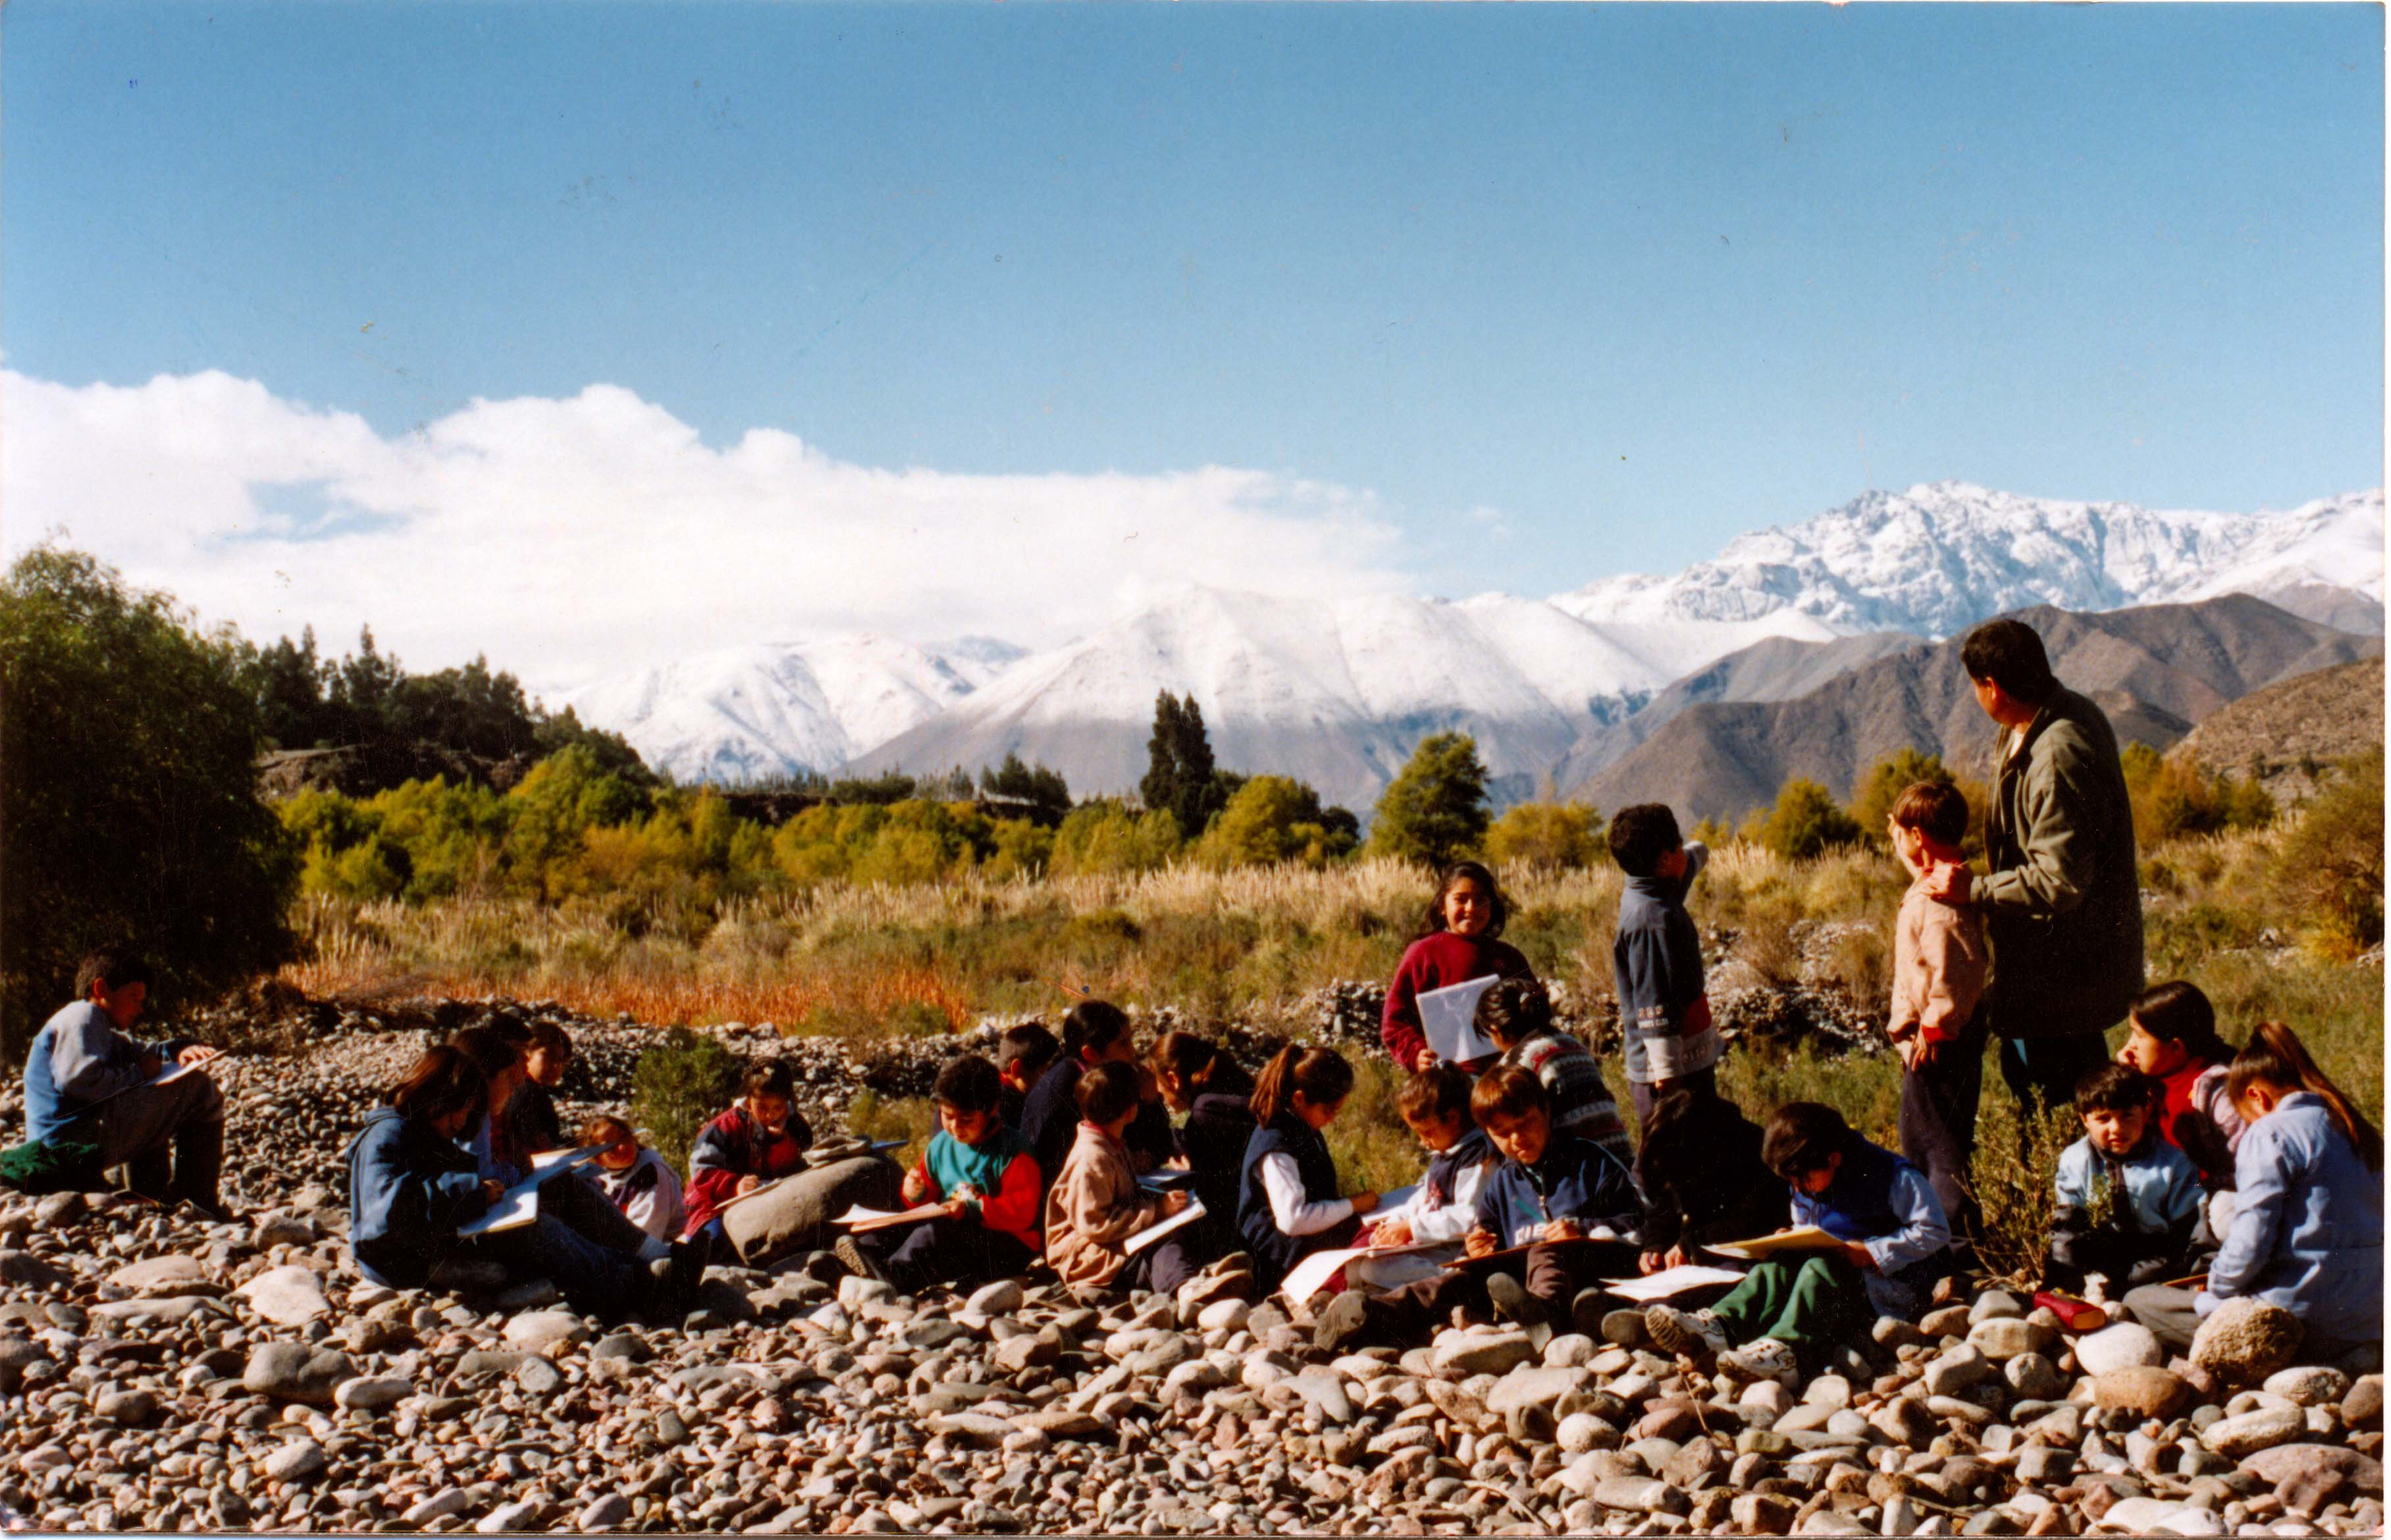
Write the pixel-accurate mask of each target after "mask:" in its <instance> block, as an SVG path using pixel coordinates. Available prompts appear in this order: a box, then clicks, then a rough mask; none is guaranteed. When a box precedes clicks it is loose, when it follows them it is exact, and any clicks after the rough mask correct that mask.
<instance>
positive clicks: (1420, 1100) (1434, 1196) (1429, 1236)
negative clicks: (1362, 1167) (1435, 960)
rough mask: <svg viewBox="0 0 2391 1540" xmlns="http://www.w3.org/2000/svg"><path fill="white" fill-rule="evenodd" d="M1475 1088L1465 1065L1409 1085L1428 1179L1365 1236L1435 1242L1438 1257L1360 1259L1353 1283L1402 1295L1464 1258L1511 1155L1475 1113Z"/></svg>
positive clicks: (1407, 1105)
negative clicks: (1482, 1206) (1485, 1192)
mask: <svg viewBox="0 0 2391 1540" xmlns="http://www.w3.org/2000/svg"><path fill="white" fill-rule="evenodd" d="M1473 1089H1474V1087H1473V1086H1472V1084H1471V1083H1470V1079H1469V1076H1468V1074H1467V1072H1465V1071H1464V1070H1462V1068H1461V1067H1460V1066H1459V1065H1457V1064H1434V1065H1431V1066H1429V1067H1428V1070H1427V1071H1426V1072H1423V1073H1420V1074H1416V1075H1414V1076H1412V1078H1411V1079H1410V1080H1408V1081H1406V1082H1405V1083H1404V1084H1403V1090H1402V1097H1400V1098H1398V1100H1397V1102H1396V1107H1397V1110H1399V1111H1401V1112H1402V1119H1403V1123H1404V1124H1405V1125H1406V1126H1407V1127H1409V1128H1410V1129H1411V1131H1412V1135H1413V1136H1414V1137H1415V1138H1417V1139H1418V1140H1419V1142H1420V1144H1421V1145H1422V1146H1423V1147H1425V1148H1426V1149H1427V1150H1428V1174H1427V1175H1425V1176H1423V1177H1422V1178H1420V1184H1419V1188H1418V1190H1417V1191H1415V1193H1413V1195H1412V1197H1411V1199H1410V1200H1409V1201H1407V1202H1404V1203H1402V1204H1401V1205H1399V1206H1397V1207H1395V1208H1392V1209H1389V1210H1388V1211H1387V1212H1386V1213H1384V1214H1382V1215H1380V1216H1379V1219H1378V1222H1377V1223H1376V1225H1374V1226H1371V1227H1370V1228H1369V1229H1367V1230H1365V1231H1364V1232H1363V1235H1362V1237H1361V1243H1362V1244H1364V1245H1365V1246H1409V1245H1415V1244H1422V1245H1424V1244H1428V1243H1430V1242H1450V1243H1451V1244H1450V1246H1449V1247H1447V1246H1444V1245H1439V1247H1438V1249H1437V1250H1436V1251H1414V1252H1405V1253H1403V1254H1402V1255H1398V1256H1389V1257H1355V1258H1354V1259H1353V1260H1352V1261H1351V1262H1350V1263H1348V1264H1346V1265H1345V1279H1346V1282H1347V1283H1348V1284H1349V1285H1353V1284H1364V1285H1368V1286H1370V1287H1372V1288H1376V1289H1396V1288H1401V1287H1402V1285H1404V1284H1407V1283H1416V1282H1418V1281H1420V1280H1421V1279H1422V1278H1426V1277H1433V1276H1434V1275H1435V1274H1437V1273H1439V1272H1441V1271H1442V1270H1443V1267H1444V1264H1446V1263H1448V1262H1450V1261H1452V1260H1453V1259H1454V1257H1457V1256H1459V1255H1460V1254H1461V1240H1462V1238H1463V1237H1464V1236H1466V1235H1467V1234H1468V1233H1469V1227H1470V1226H1471V1225H1473V1224H1474V1223H1476V1221H1477V1215H1478V1194H1479V1191H1480V1188H1481V1187H1484V1186H1485V1182H1486V1178H1487V1176H1488V1175H1489V1174H1491V1173H1493V1170H1494V1169H1495V1168H1496V1167H1497V1166H1499V1165H1501V1164H1502V1162H1503V1157H1502V1155H1501V1154H1500V1153H1499V1152H1498V1151H1497V1150H1496V1149H1495V1148H1494V1144H1493V1140H1491V1139H1489V1138H1488V1137H1487V1136H1486V1130H1484V1129H1482V1128H1480V1127H1479V1126H1478V1123H1477V1120H1476V1119H1474V1118H1472V1117H1471V1116H1470V1113H1469V1095H1470V1092H1471V1091H1472V1090H1473Z"/></svg>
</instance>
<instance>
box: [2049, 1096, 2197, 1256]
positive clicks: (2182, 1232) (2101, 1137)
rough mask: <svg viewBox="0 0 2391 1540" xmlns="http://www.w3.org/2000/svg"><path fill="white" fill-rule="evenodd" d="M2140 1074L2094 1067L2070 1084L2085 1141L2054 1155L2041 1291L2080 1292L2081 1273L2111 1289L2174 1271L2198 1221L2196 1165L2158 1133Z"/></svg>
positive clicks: (2150, 1098) (2188, 1248)
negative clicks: (2054, 1199) (2054, 1192)
mask: <svg viewBox="0 0 2391 1540" xmlns="http://www.w3.org/2000/svg"><path fill="white" fill-rule="evenodd" d="M2156 1099H2157V1098H2156V1095H2155V1087H2154V1086H2153V1084H2152V1081H2151V1079H2150V1077H2149V1076H2147V1075H2145V1074H2142V1073H2140V1072H2139V1071H2136V1070H2132V1069H2129V1068H2127V1067H2126V1065H2123V1064H2103V1065H2101V1066H2100V1068H2099V1069H2097V1070H2095V1071H2093V1072H2091V1073H2089V1074H2087V1075H2086V1076H2085V1077H2084V1078H2083V1079H2082V1080H2079V1081H2077V1082H2076V1083H2075V1115H2076V1116H2077V1117H2079V1118H2081V1119H2083V1120H2084V1137H2082V1138H2080V1139H2078V1140H2076V1141H2075V1142H2074V1144H2072V1145H2069V1146H2068V1147H2067V1148H2066V1149H2063V1150H2061V1151H2060V1155H2059V1174H2058V1176H2057V1178H2056V1180H2055V1182H2054V1183H2053V1185H2054V1186H2055V1187H2057V1189H2058V1196H2059V1207H2058V1209H2057V1211H2056V1212H2055V1213H2052V1215H2051V1216H2050V1251H2049V1255H2048V1256H2046V1257H2045V1258H2044V1260H2043V1264H2042V1278H2043V1283H2044V1285H2045V1286H2046V1287H2048V1288H2051V1289H2059V1290H2066V1291H2067V1292H2069V1293H2079V1292H2081V1291H2082V1290H2083V1288H2084V1278H2085V1275H2086V1274H2087V1273H2099V1274H2100V1275H2101V1276H2102V1277H2106V1278H2107V1279H2108V1280H2109V1282H2110V1285H2111V1288H2112V1292H2114V1293H2119V1294H2122V1292H2123V1291H2124V1290H2126V1289H2128V1288H2135V1289H2139V1288H2140V1287H2141V1286H2142V1285H2143V1284H2146V1283H2164V1282H2165V1281H2166V1280H2167V1279H2169V1278H2172V1277H2177V1276H2178V1275H2179V1274H2181V1273H2182V1271H2183V1268H2184V1260H2185V1258H2186V1256H2188V1255H2189V1254H2190V1252H2191V1235H2192V1227H2193V1226H2195V1225H2197V1224H2199V1223H2200V1200H2201V1197H2202V1188H2201V1185H2200V1168H2199V1167H2197V1166H2195V1165H2193V1164H2192V1163H2191V1157H2190V1156H2189V1155H2186V1154H2185V1153H2184V1152H2183V1151H2182V1150H2180V1149H2177V1148H2176V1147H2175V1146H2174V1145H2171V1144H2169V1143H2168V1142H2167V1141H2166V1140H2165V1139H2164V1138H2161V1137H2160V1136H2159V1131H2158V1127H2157V1122H2158V1120H2157V1119H2155V1118H2153V1117H2152V1115H2151V1110H2152V1105H2153V1103H2154V1102H2155V1101H2156Z"/></svg>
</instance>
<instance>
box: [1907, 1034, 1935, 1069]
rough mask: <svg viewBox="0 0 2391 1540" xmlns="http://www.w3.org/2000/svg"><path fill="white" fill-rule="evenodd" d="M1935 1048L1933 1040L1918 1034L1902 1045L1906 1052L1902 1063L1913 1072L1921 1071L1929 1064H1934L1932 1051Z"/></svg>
mask: <svg viewBox="0 0 2391 1540" xmlns="http://www.w3.org/2000/svg"><path fill="white" fill-rule="evenodd" d="M1936 1046H1937V1045H1936V1043H1935V1041H1934V1039H1932V1038H1931V1037H1929V1036H1927V1035H1926V1034H1925V1033H1922V1032H1921V1033H1917V1034H1916V1035H1915V1036H1913V1037H1911V1038H1910V1039H1909V1041H1907V1042H1906V1043H1904V1044H1903V1045H1902V1047H1903V1048H1904V1049H1906V1055H1905V1058H1904V1062H1906V1064H1907V1065H1908V1066H1909V1068H1910V1069H1911V1071H1913V1072H1916V1071H1919V1070H1922V1069H1924V1068H1926V1066H1928V1065H1929V1064H1932V1063H1933V1062H1934V1049H1935V1047H1936Z"/></svg>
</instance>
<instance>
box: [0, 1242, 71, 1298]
mask: <svg viewBox="0 0 2391 1540" xmlns="http://www.w3.org/2000/svg"><path fill="white" fill-rule="evenodd" d="M72 1282H74V1275H73V1274H72V1273H70V1272H68V1271H67V1270H66V1269H65V1268H63V1267H53V1266H51V1265H50V1264H48V1263H46V1262H44V1261H43V1260H42V1259H41V1258H40V1257H37V1256H35V1255H33V1254H32V1252H31V1251H0V1283H13V1284H17V1285H19V1286H20V1287H23V1288H26V1289H64V1288H66V1287H67V1286H68V1285H69V1284H71V1283H72Z"/></svg>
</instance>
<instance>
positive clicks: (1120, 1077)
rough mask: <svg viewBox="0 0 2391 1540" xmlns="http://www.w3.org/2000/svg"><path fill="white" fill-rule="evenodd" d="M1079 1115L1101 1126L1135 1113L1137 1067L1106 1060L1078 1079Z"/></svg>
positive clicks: (1115, 1060)
mask: <svg viewBox="0 0 2391 1540" xmlns="http://www.w3.org/2000/svg"><path fill="white" fill-rule="evenodd" d="M1078 1096H1079V1116H1080V1117H1082V1118H1084V1119H1085V1120H1087V1121H1088V1122H1090V1123H1110V1122H1112V1121H1113V1120H1114V1119H1115V1118H1118V1117H1122V1116H1125V1115H1126V1114H1128V1113H1131V1112H1134V1111H1136V1110H1137V1066H1136V1065H1134V1064H1124V1063H1122V1062H1120V1061H1119V1060H1118V1059H1108V1060H1106V1061H1105V1062H1104V1063H1102V1064H1098V1065H1095V1066H1093V1067H1092V1068H1091V1069H1089V1070H1088V1071H1087V1072H1084V1073H1082V1074H1081V1075H1080V1076H1079V1091H1078Z"/></svg>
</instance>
